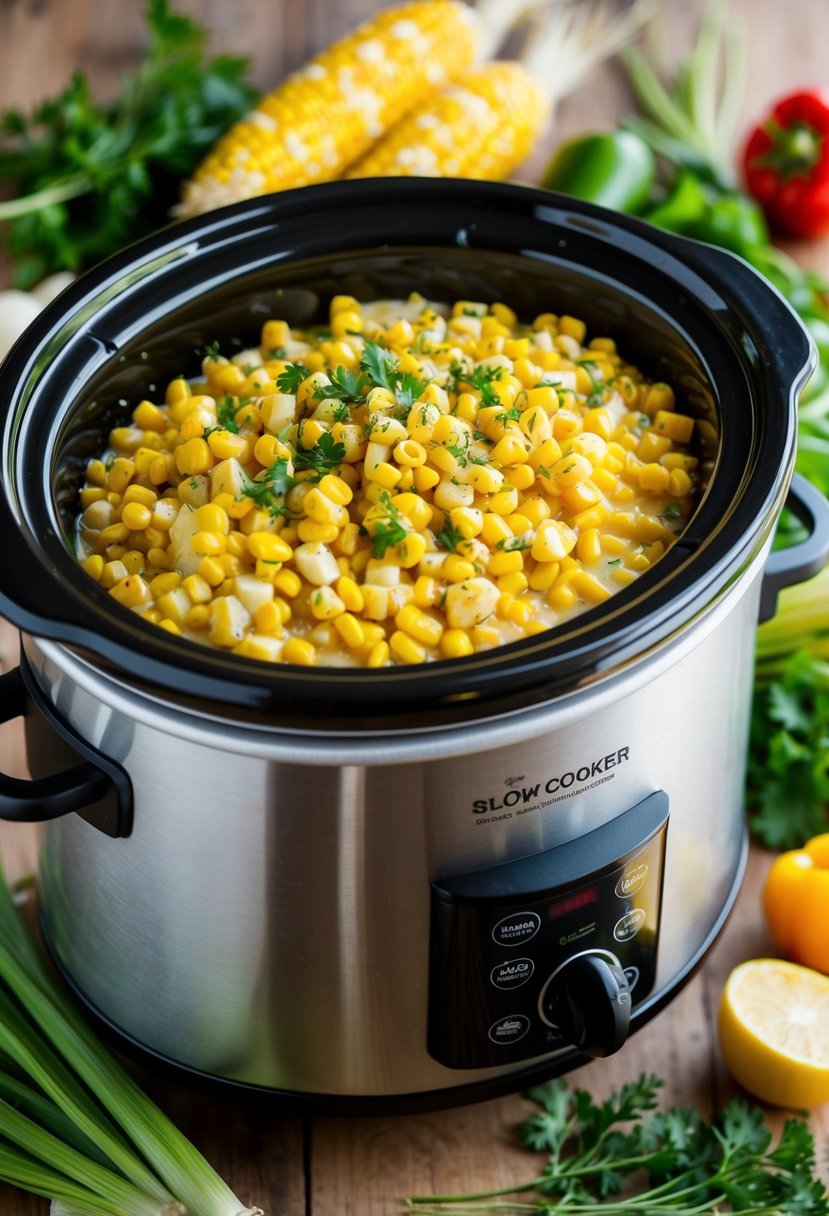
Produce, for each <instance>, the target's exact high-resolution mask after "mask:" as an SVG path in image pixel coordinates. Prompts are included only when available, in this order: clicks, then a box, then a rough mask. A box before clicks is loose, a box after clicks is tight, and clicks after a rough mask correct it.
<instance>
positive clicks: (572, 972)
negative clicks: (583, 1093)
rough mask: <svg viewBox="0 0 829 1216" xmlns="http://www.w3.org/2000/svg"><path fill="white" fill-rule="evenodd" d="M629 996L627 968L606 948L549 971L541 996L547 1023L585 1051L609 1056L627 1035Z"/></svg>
mask: <svg viewBox="0 0 829 1216" xmlns="http://www.w3.org/2000/svg"><path fill="white" fill-rule="evenodd" d="M630 1007H631V996H630V986H629V985H628V981H627V978H626V977H625V973H624V971H623V970H622V968H621V966H620V965H619V961H618V959H616V958H615V957H614V956H613V955H612V954H610V952H609V951H608V952H604V951H603V952H602V953H597V952H594V951H591V950H589V951H586V952H585V953H584V954H576V955H574V956H573V958H570V959H567V961H566V962H564V963H562V965H561V966H560V967H558V968H557V969H556V970H555V971H554V972H553V974H552V975H551V976H550V978H549V980H548V981H547V983H546V984H545V985H544V988H543V989H542V992H541V996H540V998H539V1012H540V1013H541V1016H542V1018H543V1019H544V1021H545V1022H547V1023H548V1025H550V1026H553V1027H555V1028H556V1029H557V1030H559V1031H560V1032H561V1034H562V1035H563V1036H564V1038H565V1039H567V1040H569V1042H571V1043H572V1044H573V1045H574V1046H575V1047H578V1048H579V1050H580V1051H583V1052H584V1053H585V1054H586V1055H589V1056H609V1055H612V1054H613V1052H614V1051H618V1050H619V1048H620V1047H621V1046H622V1044H623V1043H624V1041H625V1039H626V1038H627V1036H628V1029H629V1027H630Z"/></svg>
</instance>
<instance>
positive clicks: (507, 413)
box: [493, 401, 521, 424]
mask: <svg viewBox="0 0 829 1216" xmlns="http://www.w3.org/2000/svg"><path fill="white" fill-rule="evenodd" d="M493 404H494V405H498V404H499V403H498V402H497V401H495V402H493ZM520 417H521V410H520V409H519V407H518V406H517V405H511V406H510V407H509V409H508V410H502V411H501V413H500V414H496V416H495V420H496V422H500V423H502V424H504V423H507V422H517V421H518V419H519V418H520Z"/></svg>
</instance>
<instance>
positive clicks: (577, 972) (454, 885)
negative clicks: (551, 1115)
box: [428, 791, 669, 1068]
mask: <svg viewBox="0 0 829 1216" xmlns="http://www.w3.org/2000/svg"><path fill="white" fill-rule="evenodd" d="M668 812H669V805H668V796H667V794H665V793H664V792H662V791H657V792H656V793H653V794H651V795H650V796H649V797H647V798H645V799H644V800H643V801H642V802H640V803H638V804H637V805H636V806H634V807H631V809H630V810H628V811H625V812H624V813H623V814H621V815H619V816H617V817H616V818H615V819H613V820H611V821H610V822H609V823H607V824H604V825H603V826H602V827H599V828H596V829H595V830H594V831H592V832H589V833H587V834H586V835H584V836H581V837H579V838H578V839H577V840H573V841H569V842H568V843H566V844H562V845H558V846H557V847H556V848H553V849H548V850H546V851H545V852H543V853H536V854H533V855H532V856H531V857H525V858H521V859H519V860H517V861H511V862H506V863H503V864H501V865H497V866H491V867H489V868H487V869H483V870H476V871H473V872H470V873H466V874H457V875H452V876H448V877H445V878H441V879H439V880H438V881H437V882H435V883H433V884H432V918H431V941H430V973H429V1030H428V1048H429V1053H430V1054H431V1055H432V1056H433V1057H434V1058H435V1059H436V1060H438V1061H440V1063H441V1064H445V1065H447V1066H448V1067H449V1068H489V1067H493V1066H497V1065H499V1064H505V1063H515V1062H517V1061H521V1060H525V1059H531V1058H533V1057H534V1056H539V1055H545V1054H547V1053H549V1052H553V1051H556V1050H558V1049H560V1048H563V1047H567V1046H571V1045H575V1046H576V1047H578V1048H579V1049H580V1050H582V1051H584V1052H586V1053H587V1054H591V1055H609V1054H610V1053H611V1052H612V1051H615V1050H617V1049H618V1048H619V1047H621V1045H622V1043H623V1042H624V1039H625V1037H626V1035H627V1029H628V1024H629V1021H630V1015H631V1012H632V1011H633V1010H635V1008H636V1005H637V1004H638V1003H640V1002H641V1001H642V1000H643V998H644V997H646V996H647V995H648V993H649V992H650V991H651V990H652V988H653V985H654V980H655V976H656V956H657V944H658V937H659V910H660V903H661V894H662V875H663V869H664V856H665V838H666V830H667V825H668Z"/></svg>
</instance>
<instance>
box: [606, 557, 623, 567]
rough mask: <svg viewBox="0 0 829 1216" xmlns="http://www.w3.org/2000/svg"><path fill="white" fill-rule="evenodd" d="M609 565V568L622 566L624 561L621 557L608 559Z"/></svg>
mask: <svg viewBox="0 0 829 1216" xmlns="http://www.w3.org/2000/svg"><path fill="white" fill-rule="evenodd" d="M607 564H608V566H621V564H622V559H621V557H609V558H608V559H607Z"/></svg>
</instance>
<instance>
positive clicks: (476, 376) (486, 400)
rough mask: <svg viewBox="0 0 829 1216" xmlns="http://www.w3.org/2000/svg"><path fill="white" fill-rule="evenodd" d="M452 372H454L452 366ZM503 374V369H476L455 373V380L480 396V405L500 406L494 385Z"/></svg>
mask: <svg viewBox="0 0 829 1216" xmlns="http://www.w3.org/2000/svg"><path fill="white" fill-rule="evenodd" d="M452 370H453V372H454V371H455V368H454V365H453V369H452ZM503 374H504V369H503V367H476V368H473V369H472V371H469V372H467V371H462V370H459V371H457V372H455V376H456V380H461V381H463V383H464V384H469V385H471V387H472V388H474V389H476V390H477V391H478V392H479V393H480V394H481V405H500V404H501V400H500V398H499V396H498V394H497V392H496V391H495V388H494V385H495V383H496V381H498V380H500V379H501V378H502V376H503Z"/></svg>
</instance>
